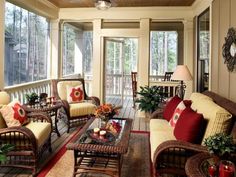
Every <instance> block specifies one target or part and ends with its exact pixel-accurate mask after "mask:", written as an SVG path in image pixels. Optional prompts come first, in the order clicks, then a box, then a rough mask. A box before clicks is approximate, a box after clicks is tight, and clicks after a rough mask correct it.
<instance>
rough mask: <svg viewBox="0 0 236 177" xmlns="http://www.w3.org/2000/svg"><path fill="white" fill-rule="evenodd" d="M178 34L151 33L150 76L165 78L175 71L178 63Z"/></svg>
mask: <svg viewBox="0 0 236 177" xmlns="http://www.w3.org/2000/svg"><path fill="white" fill-rule="evenodd" d="M177 44H178V33H177V32H176V31H151V40H150V56H151V57H150V58H151V59H150V76H164V75H165V72H172V71H174V69H175V67H176V65H177V61H178V45H177Z"/></svg>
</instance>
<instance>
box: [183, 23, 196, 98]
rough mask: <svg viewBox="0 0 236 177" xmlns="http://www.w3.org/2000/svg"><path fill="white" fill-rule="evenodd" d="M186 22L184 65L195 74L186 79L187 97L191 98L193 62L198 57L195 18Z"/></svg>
mask: <svg viewBox="0 0 236 177" xmlns="http://www.w3.org/2000/svg"><path fill="white" fill-rule="evenodd" d="M183 24H184V60H183V61H184V65H187V66H188V68H189V71H190V72H191V74H192V76H193V80H192V81H185V83H186V86H187V87H186V91H185V96H184V97H185V98H189V97H190V95H191V93H192V92H193V90H194V89H193V83H194V82H195V77H194V72H193V71H194V70H193V63H194V60H195V59H196V58H194V53H193V35H194V34H193V27H194V26H193V19H188V20H185V21H184V22H183Z"/></svg>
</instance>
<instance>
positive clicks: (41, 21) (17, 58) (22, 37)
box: [4, 2, 49, 86]
mask: <svg viewBox="0 0 236 177" xmlns="http://www.w3.org/2000/svg"><path fill="white" fill-rule="evenodd" d="M48 51H49V23H48V21H47V19H46V18H44V17H41V16H39V15H36V14H34V13H32V12H29V11H27V10H25V9H23V8H20V7H18V6H15V5H13V4H11V3H8V2H6V5H5V68H4V69H5V70H4V72H5V86H11V85H16V84H22V83H26V82H32V81H37V80H42V79H46V78H47V70H48Z"/></svg>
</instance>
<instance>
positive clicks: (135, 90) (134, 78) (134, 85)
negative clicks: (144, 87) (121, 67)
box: [131, 72, 137, 107]
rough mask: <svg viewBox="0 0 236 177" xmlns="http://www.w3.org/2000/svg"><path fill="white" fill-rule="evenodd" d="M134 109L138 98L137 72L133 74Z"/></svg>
mask: <svg viewBox="0 0 236 177" xmlns="http://www.w3.org/2000/svg"><path fill="white" fill-rule="evenodd" d="M131 81H132V94H133V107H135V99H136V97H137V72H131Z"/></svg>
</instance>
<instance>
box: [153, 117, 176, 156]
mask: <svg viewBox="0 0 236 177" xmlns="http://www.w3.org/2000/svg"><path fill="white" fill-rule="evenodd" d="M167 140H176V138H175V136H174V134H173V127H171V126H170V125H169V123H168V122H167V121H166V120H164V119H151V120H150V142H152V143H151V159H152V161H153V156H154V153H155V150H156V148H157V146H159V145H160V144H161V143H163V142H165V141H167Z"/></svg>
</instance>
